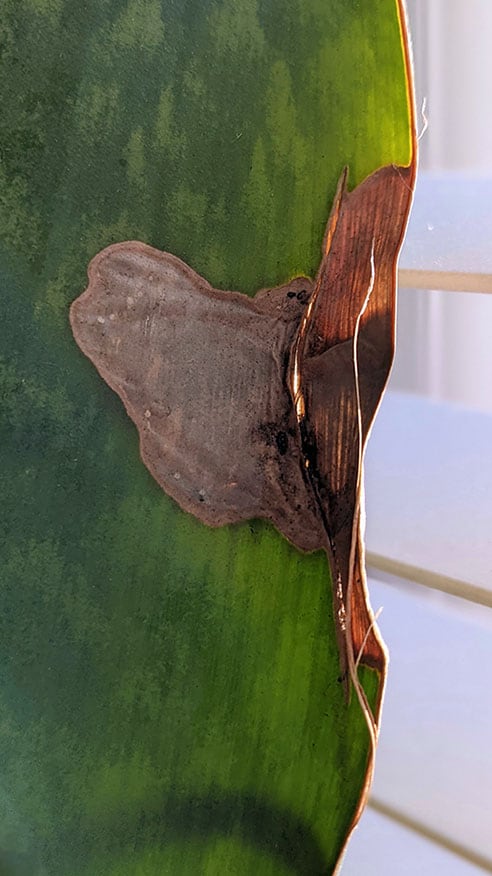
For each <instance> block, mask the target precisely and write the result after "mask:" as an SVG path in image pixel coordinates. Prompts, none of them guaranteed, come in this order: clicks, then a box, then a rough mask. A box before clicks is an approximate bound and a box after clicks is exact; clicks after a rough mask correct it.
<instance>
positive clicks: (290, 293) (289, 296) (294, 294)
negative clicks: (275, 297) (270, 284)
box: [287, 289, 296, 298]
mask: <svg viewBox="0 0 492 876" xmlns="http://www.w3.org/2000/svg"><path fill="white" fill-rule="evenodd" d="M295 297H296V293H295V292H293V291H292V289H291V290H290V292H287V298H295Z"/></svg>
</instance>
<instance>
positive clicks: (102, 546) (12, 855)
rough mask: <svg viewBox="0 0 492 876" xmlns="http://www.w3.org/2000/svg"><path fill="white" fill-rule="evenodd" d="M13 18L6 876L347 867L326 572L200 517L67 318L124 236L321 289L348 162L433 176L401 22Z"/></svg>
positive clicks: (380, 12)
mask: <svg viewBox="0 0 492 876" xmlns="http://www.w3.org/2000/svg"><path fill="white" fill-rule="evenodd" d="M1 5H2V16H1V19H2V25H1V29H2V33H1V40H2V56H1V57H2V60H1V68H2V69H1V76H0V83H1V88H2V89H3V91H4V94H2V108H3V109H2V114H3V124H2V128H1V131H0V155H1V164H0V228H1V229H2V238H1V243H0V273H1V277H2V290H3V292H2V320H1V322H0V339H1V360H0V400H1V402H0V430H1V447H2V466H1V472H0V477H1V481H2V483H1V495H2V503H1V509H0V538H1V554H0V602H1V610H0V618H1V621H0V624H1V629H0V649H1V655H2V661H1V665H2V676H1V683H0V701H1V703H0V705H1V712H0V715H1V720H0V765H1V766H0V770H1V780H0V872H1V873H5V874H8V876H18V874H19V876H20V874H24V873H29V874H36V876H37V874H39V876H44V874H50V876H51V874H53V876H55V874H56V876H66V874H68V873H70V874H74V876H75V874H81V876H82V874H84V876H89V874H91V876H93V874H95V873H101V874H104V876H130V874H132V876H133V874H138V876H157V874H159V876H160V874H164V873H166V874H173V876H174V874H180V876H181V874H183V876H185V874H198V873H203V874H210V876H215V874H223V873H224V874H225V873H231V874H239V876H240V874H245V876H246V874H250V873H257V874H259V876H260V874H261V876H273V874H275V876H277V874H278V876H280V874H284V873H285V874H288V873H297V874H299V876H300V874H304V876H305V874H313V876H314V874H322V873H326V874H328V873H331V872H332V871H333V869H334V867H335V865H336V862H337V860H338V857H339V854H340V850H341V848H342V846H343V844H344V841H345V837H346V835H347V831H348V830H349V828H350V825H351V824H352V822H353V819H354V816H355V813H356V811H357V809H358V805H359V800H360V796H361V791H362V787H363V784H364V779H365V773H366V765H367V759H368V756H369V749H370V746H369V736H368V732H367V728H366V725H365V722H364V719H363V716H362V714H361V711H360V708H359V705H358V702H357V700H356V698H355V697H352V700H351V703H350V706H349V707H348V708H347V705H346V703H345V699H344V695H343V690H342V689H341V685H340V683H339V681H338V680H337V678H338V674H339V663H338V651H337V645H336V638H335V628H334V621H333V609H332V597H331V585H330V581H329V574H328V569H327V562H326V557H325V556H324V554H321V553H316V554H313V555H303V554H300V553H299V552H298V551H297V550H296V549H295V548H293V547H292V546H291V545H290V544H289V543H287V542H286V541H285V539H283V538H282V537H281V536H280V535H279V534H278V533H277V532H276V531H275V530H274V529H273V528H272V527H271V526H269V525H268V524H267V523H265V522H258V521H251V522H250V523H249V524H244V525H238V526H232V527H226V528H223V529H219V530H212V529H208V528H206V527H204V526H202V525H200V524H199V523H198V522H197V521H196V520H194V519H193V518H191V517H190V516H189V515H185V514H184V513H183V512H182V511H180V510H179V509H178V508H177V506H176V505H175V504H174V503H173V502H172V501H171V500H170V499H169V498H168V497H167V496H166V495H164V494H163V493H162V491H161V490H160V489H159V488H158V486H157V485H156V483H155V482H154V481H153V480H152V478H151V477H150V475H149V474H148V472H147V471H146V469H145V468H144V466H143V465H142V463H141V461H140V458H139V453H138V441H137V435H136V430H135V429H134V427H133V425H132V423H131V422H130V421H129V419H128V418H127V417H126V415H125V412H124V410H123V408H122V406H121V404H120V402H119V400H118V399H117V398H116V397H115V396H114V395H113V394H112V393H111V391H110V390H109V389H108V388H107V387H106V386H105V385H104V384H103V382H102V381H101V380H100V379H99V377H98V375H97V373H96V372H95V370H94V369H93V368H92V367H91V365H90V363H89V362H88V361H86V360H85V359H84V358H83V357H82V356H81V354H80V352H79V350H78V349H77V347H76V345H75V343H74V341H73V338H72V335H71V333H70V329H69V324H68V307H69V305H70V303H71V301H72V300H73V299H74V298H75V297H76V296H77V295H78V294H79V293H80V292H81V291H82V290H83V288H84V286H85V284H86V267H87V263H88V261H89V259H90V258H91V257H92V256H93V255H94V254H95V253H96V252H97V251H98V250H100V249H101V248H102V247H103V246H106V245H107V244H109V243H111V242H115V241H119V240H125V239H139V240H143V241H145V242H147V243H149V244H151V245H153V246H156V247H159V248H161V249H165V250H168V251H170V252H173V253H175V254H176V255H178V256H180V257H181V258H183V259H184V260H185V261H187V262H188V263H189V264H191V265H192V266H193V267H194V268H195V269H196V270H197V271H198V272H200V273H201V274H203V275H204V276H205V277H207V279H208V280H209V281H210V282H211V283H212V284H213V285H215V286H217V287H220V288H225V289H234V288H237V289H240V290H241V291H245V292H249V293H251V292H253V291H254V290H255V289H257V288H258V287H261V286H271V285H275V284H277V283H280V282H283V281H286V280H287V279H289V278H290V277H293V276H295V275H296V274H298V273H307V274H310V275H313V274H314V273H315V271H316V269H317V266H318V264H319V260H320V251H321V239H322V234H323V228H324V225H325V222H326V218H327V215H328V210H329V206H330V203H331V199H332V197H333V194H334V191H335V186H336V182H337V179H338V177H339V175H340V172H341V170H342V168H343V166H344V165H346V164H348V165H349V168H350V185H352V186H353V185H355V184H356V183H358V182H360V181H361V180H362V179H363V178H364V177H365V176H366V175H367V174H368V173H370V172H371V171H373V170H374V169H376V168H377V167H379V166H381V165H384V164H388V163H392V162H394V163H398V164H408V163H409V161H410V159H411V149H412V138H411V130H410V120H409V107H408V88H407V81H406V71H405V63H404V53H403V51H402V39H401V28H400V21H399V6H398V3H397V0H357V2H356V0H330V2H328V0H275V2H271V0H241V2H238V0H220V2H219V0H189V2H186V3H184V2H183V3H173V2H170V0H162V2H161V0H86V2H84V3H80V0H2V4H1ZM364 683H365V687H366V691H367V693H368V696H369V698H370V700H371V701H372V702H375V701H376V700H377V698H378V695H379V693H380V679H379V677H378V676H377V674H376V673H371V672H370V671H369V670H366V671H365V672H364Z"/></svg>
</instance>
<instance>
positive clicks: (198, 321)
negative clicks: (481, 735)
mask: <svg viewBox="0 0 492 876" xmlns="http://www.w3.org/2000/svg"><path fill="white" fill-rule="evenodd" d="M413 177H414V168H413V166H411V167H408V168H407V167H394V166H392V165H390V166H387V167H383V168H381V169H380V170H378V171H376V172H375V173H373V174H372V175H371V176H369V177H368V178H367V179H366V180H364V182H363V183H361V184H360V185H359V186H357V187H356V188H355V189H354V190H353V191H352V192H348V190H347V174H346V172H344V173H343V174H342V177H341V179H340V183H339V187H338V191H337V195H336V198H335V203H334V207H333V210H332V213H331V215H330V219H329V222H328V227H327V232H326V235H325V239H324V244H323V254H322V260H321V264H320V268H319V271H318V274H317V277H316V278H315V280H314V281H312V280H309V279H308V278H306V277H298V278H296V279H294V280H292V281H291V282H289V283H286V284H284V285H282V286H279V287H276V288H274V289H263V290H260V291H259V292H258V293H257V294H256V296H255V297H254V298H253V299H250V298H248V297H247V296H245V295H242V294H240V293H238V292H224V291H221V290H218V289H214V288H212V287H211V286H210V284H209V283H208V282H207V281H206V280H205V279H203V278H202V277H200V276H199V275H198V274H197V273H196V272H195V271H193V270H192V268H190V267H189V266H188V265H186V264H184V262H182V261H181V260H180V259H179V258H177V257H176V256H174V255H171V254H169V253H164V252H160V251H158V250H156V249H153V248H151V247H149V246H146V245H145V244H143V243H138V242H127V243H121V244H116V245H114V246H110V247H108V248H107V249H105V250H103V251H102V252H101V253H99V255H97V256H96V257H95V259H93V261H92V262H91V264H90V267H89V285H88V288H87V289H86V291H85V292H84V293H83V294H82V295H81V296H80V297H79V298H78V299H77V300H76V301H75V302H74V303H73V305H72V308H71V311H70V320H71V324H72V329H73V333H74V336H75V339H76V341H77V343H78V345H79V346H80V348H81V349H82V350H83V352H84V353H85V354H86V355H87V356H88V357H89V359H91V361H92V362H93V363H94V365H95V366H96V368H97V369H98V371H99V373H100V374H101V376H102V377H103V378H104V380H105V381H106V382H107V383H108V384H109V385H110V386H111V387H112V388H113V389H114V390H115V392H117V393H118V395H119V396H120V397H121V399H122V401H123V403H124V405H125V407H126V410H127V412H128V414H129V415H130V417H131V418H132V420H133V421H134V422H135V424H136V426H137V428H138V431H139V435H140V450H141V455H142V459H143V461H144V462H145V464H146V465H147V467H148V468H149V470H150V471H151V473H152V474H153V476H154V477H155V479H156V480H157V482H158V483H159V484H160V486H161V487H162V488H163V490H165V492H166V493H167V494H168V495H170V496H171V497H172V498H173V499H175V501H176V502H178V504H179V505H180V506H181V507H182V508H183V509H184V510H185V511H188V512H190V513H192V514H194V515H195V516H196V517H197V518H198V519H199V520H201V521H202V522H203V523H206V524H208V525H210V526H222V525H224V524H230V523H235V522H238V521H241V520H247V519H250V518H254V517H263V518H266V519H268V520H270V521H271V522H272V523H273V524H274V526H275V527H276V528H277V529H278V530H279V531H280V532H281V533H282V534H283V535H284V536H285V537H286V538H287V539H289V541H290V542H292V544H294V545H295V546H296V547H297V548H299V549H301V550H303V551H312V550H316V549H319V548H323V549H325V550H326V552H327V554H328V558H329V562H330V568H331V574H332V580H333V588H334V609H335V618H336V621H337V630H338V642H339V648H340V659H341V667H342V674H343V676H344V677H345V680H346V683H347V685H348V684H349V683H350V680H351V681H352V683H353V685H354V688H355V690H356V692H357V695H358V697H359V700H360V701H361V705H362V707H363V708H364V710H365V712H366V716H367V717H368V722H369V724H372V726H373V732H374V735H375V733H376V723H377V722H376V719H375V718H374V716H373V715H372V712H371V710H370V708H369V705H368V704H367V701H366V699H365V694H364V692H363V689H362V686H361V685H360V682H359V680H358V666H359V665H360V664H363V665H367V666H370V667H373V668H375V669H377V670H378V671H379V672H380V673H381V674H382V675H383V676H384V672H385V665H386V657H385V651H384V646H383V645H382V643H381V640H380V638H379V635H378V633H377V630H376V628H375V625H374V619H373V616H372V613H371V610H370V608H369V604H368V600H367V593H366V586H365V572H364V564H363V547H362V537H361V531H360V530H361V527H360V520H361V513H362V505H361V491H362V461H363V454H364V448H365V444H366V440H367V436H368V432H369V429H370V426H371V424H372V421H373V418H374V415H375V413H376V409H377V406H378V404H379V401H380V398H381V394H382V392H383V390H384V386H385V384H386V381H387V378H388V374H389V370H390V366H391V361H392V357H393V348H394V333H395V328H394V322H395V285H396V277H395V273H396V260H397V255H398V251H399V248H400V245H401V241H402V238H403V234H404V230H405V226H406V220H407V215H408V211H409V207H410V202H411V193H412V187H413Z"/></svg>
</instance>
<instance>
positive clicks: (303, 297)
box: [297, 289, 309, 304]
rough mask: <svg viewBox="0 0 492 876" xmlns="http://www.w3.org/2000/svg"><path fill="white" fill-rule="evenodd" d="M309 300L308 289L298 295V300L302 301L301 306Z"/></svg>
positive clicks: (302, 290)
mask: <svg viewBox="0 0 492 876" xmlns="http://www.w3.org/2000/svg"><path fill="white" fill-rule="evenodd" d="M308 298H309V295H308V292H307V289H301V291H300V292H298V293H297V300H298V301H300V302H301V304H305V303H306V301H307V300H308Z"/></svg>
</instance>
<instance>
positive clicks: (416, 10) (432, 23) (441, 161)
mask: <svg viewBox="0 0 492 876" xmlns="http://www.w3.org/2000/svg"><path fill="white" fill-rule="evenodd" d="M407 6H408V12H409V17H410V25H411V31H412V36H413V53H414V64H415V82H416V94H417V111H418V113H419V114H420V123H419V126H420V129H422V128H423V127H424V120H423V118H422V115H421V109H422V106H423V105H424V101H425V115H426V116H427V118H428V127H427V129H426V130H425V132H424V134H423V136H422V139H421V141H420V162H419V167H420V171H421V173H423V174H429V175H430V176H432V177H434V178H435V177H440V178H447V179H448V180H449V183H450V185H452V183H453V180H461V179H462V178H463V177H466V178H468V179H469V181H470V185H471V186H472V187H473V186H474V184H475V187H476V183H477V180H478V181H481V180H482V178H485V179H487V180H490V179H491V177H492V116H491V111H490V103H491V96H492V3H491V2H490V0H408V3H407ZM467 206H468V205H467ZM480 206H481V205H478V204H477V211H478V210H479V209H480ZM490 214H492V204H491V205H490V211H489V216H490ZM489 222H490V218H489ZM469 233H470V229H469V228H468V227H467V223H466V222H464V223H463V235H464V236H466V235H467V234H469ZM490 249H491V250H492V240H491V242H490ZM439 255H440V254H439V253H436V258H438V257H439ZM474 267H475V266H474V265H473V264H470V266H469V268H470V270H473V269H474ZM477 267H478V266H477ZM491 374H492V297H491V296H489V295H483V294H478V293H473V292H470V291H468V290H463V291H461V292H453V293H452V294H449V293H447V292H441V291H439V290H433V291H428V290H415V289H403V288H402V289H401V291H400V299H399V321H398V354H397V357H396V360H395V368H394V372H393V378H392V386H393V388H395V389H402V390H406V391H412V392H419V393H423V394H424V395H427V396H431V397H432V398H436V399H447V400H450V401H456V402H462V403H464V404H469V405H472V406H473V407H476V408H479V409H482V410H488V411H491V410H492V380H491Z"/></svg>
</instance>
